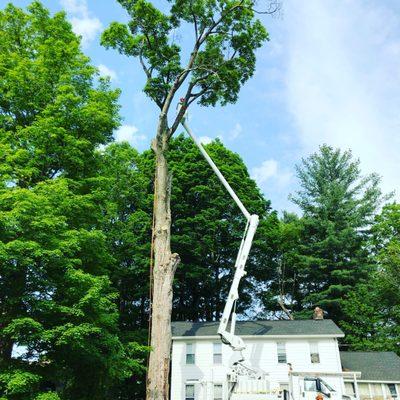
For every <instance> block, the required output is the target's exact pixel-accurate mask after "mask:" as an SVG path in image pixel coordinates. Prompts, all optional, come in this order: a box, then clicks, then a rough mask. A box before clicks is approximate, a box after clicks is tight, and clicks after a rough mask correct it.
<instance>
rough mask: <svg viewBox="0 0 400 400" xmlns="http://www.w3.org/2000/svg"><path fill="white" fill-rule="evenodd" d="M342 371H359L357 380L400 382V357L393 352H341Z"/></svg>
mask: <svg viewBox="0 0 400 400" xmlns="http://www.w3.org/2000/svg"><path fill="white" fill-rule="evenodd" d="M340 358H341V360H342V368H343V371H360V372H361V378H359V380H362V381H363V380H366V381H389V382H390V381H393V382H400V357H399V356H398V355H397V354H396V353H394V352H393V351H341V352H340Z"/></svg>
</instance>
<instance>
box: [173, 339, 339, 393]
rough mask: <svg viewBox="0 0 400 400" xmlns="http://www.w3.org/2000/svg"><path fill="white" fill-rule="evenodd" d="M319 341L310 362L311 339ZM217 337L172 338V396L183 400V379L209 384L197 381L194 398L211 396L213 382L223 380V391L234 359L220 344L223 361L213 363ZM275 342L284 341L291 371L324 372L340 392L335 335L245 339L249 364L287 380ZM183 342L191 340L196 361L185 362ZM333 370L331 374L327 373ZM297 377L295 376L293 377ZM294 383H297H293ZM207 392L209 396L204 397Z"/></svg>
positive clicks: (280, 380) (232, 354)
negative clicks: (315, 357)
mask: <svg viewBox="0 0 400 400" xmlns="http://www.w3.org/2000/svg"><path fill="white" fill-rule="evenodd" d="M311 340H312V341H313V342H315V343H318V350H319V355H320V363H317V364H312V363H311V358H310V341H311ZM217 342H218V339H216V340H212V339H201V338H196V339H188V340H184V339H175V340H174V341H173V348H172V375H171V398H172V399H173V400H181V399H182V400H184V398H185V397H184V392H185V383H186V382H187V381H192V380H198V381H203V382H208V384H206V383H204V384H202V385H201V384H198V385H196V400H203V399H207V400H208V399H212V383H222V384H223V385H224V392H225V393H226V375H227V373H228V371H229V366H230V365H232V364H233V362H235V361H236V360H237V359H236V357H237V354H235V353H234V352H233V351H232V350H231V348H230V347H229V346H226V345H223V346H222V364H221V365H214V364H213V343H217ZM277 342H285V344H286V355H287V362H288V363H290V364H291V365H292V368H293V371H294V372H296V371H300V372H309V373H310V375H312V374H313V373H321V372H323V373H324V374H325V375H324V377H323V379H324V380H326V381H327V382H328V383H329V384H330V385H331V386H333V387H334V388H335V389H336V390H337V392H338V393H341V392H342V386H343V382H342V379H341V378H340V377H338V376H335V375H334V374H337V373H341V371H342V369H341V364H340V360H338V351H337V341H336V339H335V338H318V337H315V338H313V339H309V338H307V339H302V338H293V339H291V338H290V339H281V338H272V337H258V338H255V339H246V345H247V349H246V350H245V351H244V354H245V356H246V359H247V360H248V361H249V363H250V365H252V366H254V367H257V368H259V369H261V370H263V371H265V372H267V373H269V375H270V378H271V380H273V381H276V382H280V383H285V384H287V383H288V381H289V378H288V365H287V364H279V363H278V357H277ZM186 343H193V344H194V347H195V364H194V365H186ZM329 373H332V376H329ZM296 379H298V378H296V377H295V378H294V380H296ZM294 386H296V387H297V383H295V385H294ZM206 395H207V396H208V397H206Z"/></svg>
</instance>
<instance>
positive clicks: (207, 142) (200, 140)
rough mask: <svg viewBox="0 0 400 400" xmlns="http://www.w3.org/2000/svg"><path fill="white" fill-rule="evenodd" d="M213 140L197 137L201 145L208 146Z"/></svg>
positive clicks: (206, 137)
mask: <svg viewBox="0 0 400 400" xmlns="http://www.w3.org/2000/svg"><path fill="white" fill-rule="evenodd" d="M213 140H214V139H213V138H210V137H209V136H200V137H199V142H200V143H201V144H209V143H211V142H212V141H213Z"/></svg>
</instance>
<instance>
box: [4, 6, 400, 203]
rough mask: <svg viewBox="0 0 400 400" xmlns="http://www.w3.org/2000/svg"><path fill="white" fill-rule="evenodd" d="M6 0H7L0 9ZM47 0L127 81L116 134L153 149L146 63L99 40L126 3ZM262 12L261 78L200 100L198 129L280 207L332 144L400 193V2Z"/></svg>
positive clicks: (121, 81) (99, 59)
mask: <svg viewBox="0 0 400 400" xmlns="http://www.w3.org/2000/svg"><path fill="white" fill-rule="evenodd" d="M7 3H8V1H4V0H0V6H1V8H3V7H4V6H5V5H6V4H7ZM13 3H14V4H15V5H17V6H21V7H25V6H26V5H27V4H29V1H25V0H15V1H14V2H13ZM43 3H44V4H45V5H46V6H47V7H48V8H50V10H51V11H52V12H56V11H60V10H64V11H65V12H66V13H67V16H68V19H69V20H70V22H71V24H72V26H73V29H74V31H75V32H76V33H77V34H79V35H81V36H82V48H83V51H84V52H85V53H86V54H87V55H89V56H90V58H91V59H92V63H93V64H94V65H96V66H97V67H98V69H99V72H100V74H102V75H108V76H110V78H111V81H112V85H113V86H115V87H119V88H120V89H121V90H122V94H121V98H120V103H121V115H122V117H123V122H122V126H121V127H120V128H119V130H118V131H116V132H115V135H114V136H115V139H116V140H118V141H122V140H127V141H129V142H130V143H131V144H132V145H133V146H135V147H136V148H138V149H139V150H144V149H147V148H148V147H149V144H150V140H151V138H152V137H153V136H154V132H155V129H156V122H157V108H156V106H154V104H152V103H151V102H150V101H149V99H148V98H146V96H145V95H144V94H143V92H142V88H143V84H144V82H145V79H144V74H143V71H142V70H141V68H140V66H139V64H138V62H137V61H136V60H134V59H132V58H127V57H125V56H122V55H119V54H118V53H117V52H116V51H115V50H111V49H110V50H106V49H104V48H103V47H101V46H100V34H101V32H102V31H103V30H104V29H105V28H106V27H107V26H108V25H109V23H110V22H112V21H119V22H126V21H128V16H127V14H126V13H125V11H124V10H123V9H122V7H121V6H120V5H119V3H118V2H117V1H116V0H97V1H95V0H44V1H43ZM259 6H260V7H262V2H259ZM261 18H262V21H263V23H264V25H265V27H266V28H267V30H268V32H269V35H270V41H269V42H267V43H266V44H265V45H264V46H263V47H262V48H261V49H260V50H259V51H258V52H257V69H256V73H255V75H254V77H253V78H252V79H251V80H250V81H248V82H247V83H246V84H245V86H244V87H243V89H242V90H241V93H240V97H239V100H238V102H237V103H236V104H233V105H228V106H225V107H219V106H218V107H215V108H201V107H199V106H194V107H192V109H191V110H190V112H189V122H190V126H191V127H192V130H193V131H194V133H195V134H196V135H197V136H198V137H200V138H201V140H202V141H203V142H205V143H206V142H208V141H210V140H212V139H214V138H217V137H218V138H220V139H221V140H222V142H223V143H224V144H225V145H226V146H227V147H228V148H229V149H231V150H233V151H235V152H237V153H239V155H240V156H241V157H242V158H243V160H244V162H245V163H246V165H247V166H248V169H249V171H250V173H251V175H252V176H253V177H254V179H256V181H257V182H258V184H259V186H260V188H261V189H262V191H263V193H264V195H265V196H266V198H268V199H270V200H271V202H272V207H273V208H274V209H277V210H279V211H282V210H290V211H296V207H295V206H294V205H293V204H291V202H290V201H289V200H288V195H289V194H290V193H294V191H296V190H297V189H298V180H297V178H296V174H295V165H296V164H298V163H299V162H300V161H301V159H302V158H303V157H307V156H308V155H310V154H311V153H313V152H315V151H317V150H318V146H320V145H321V144H324V143H326V144H329V145H332V146H334V147H340V148H341V149H343V150H347V149H351V150H352V152H353V155H354V156H355V157H356V158H359V159H360V161H361V169H362V173H363V174H364V175H365V174H368V173H371V172H377V173H378V174H379V175H381V177H382V189H383V191H384V192H386V193H388V192H391V191H393V190H394V191H397V194H396V198H397V199H399V198H400V197H399V193H400V190H399V186H400V174H399V172H398V169H399V168H400V129H399V128H400V90H399V88H400V2H399V1H396V0H393V1H392V0H385V1H383V2H382V1H381V0H371V1H369V0H340V1H337V0H307V1H298V0H282V11H281V13H280V15H279V16H275V17H271V16H261ZM178 40H179V39H178ZM180 40H182V43H183V45H184V42H185V38H181V39H180ZM227 179H228V180H229V177H227Z"/></svg>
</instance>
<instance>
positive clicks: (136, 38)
mask: <svg viewBox="0 0 400 400" xmlns="http://www.w3.org/2000/svg"><path fill="white" fill-rule="evenodd" d="M119 3H120V4H121V5H122V6H123V7H124V8H125V9H126V10H127V12H128V13H129V16H130V18H131V19H130V21H129V23H128V24H127V25H124V24H120V23H116V22H114V23H112V24H111V25H110V27H109V28H108V29H107V30H106V31H105V32H104V33H103V37H102V43H103V44H104V45H105V46H106V47H112V48H115V49H117V50H118V51H119V52H120V53H122V54H126V55H127V56H129V57H135V58H138V59H139V61H140V64H141V66H142V68H143V70H144V73H145V75H146V78H147V80H146V84H145V87H144V91H145V93H146V94H147V95H148V96H149V98H150V99H151V100H152V101H154V102H155V104H156V105H157V106H158V108H159V110H160V112H159V115H158V125H157V132H156V133H155V137H154V140H153V142H152V149H153V151H154V153H155V170H156V172H155V201H154V231H153V241H154V270H153V278H152V279H153V288H154V290H153V319H152V330H151V345H152V352H151V354H150V362H149V372H148V380H147V382H148V394H147V396H148V398H149V399H166V398H168V391H169V390H168V378H169V359H170V348H171V311H172V286H173V279H174V275H175V271H176V268H177V265H178V263H179V256H178V254H176V253H172V251H171V209H170V197H171V196H170V194H171V177H170V174H169V173H168V162H167V153H168V145H169V141H170V139H171V137H172V135H173V134H174V133H175V131H176V129H177V128H178V126H179V124H180V122H181V120H182V117H183V116H184V113H185V111H186V109H187V108H188V107H189V106H190V104H192V103H193V102H195V101H197V102H198V103H200V104H201V105H203V106H208V105H215V104H217V103H218V102H219V103H221V104H226V103H229V102H234V101H236V100H237V98H238V93H239V90H240V88H241V86H242V85H243V84H244V83H245V82H246V81H247V80H248V79H249V78H250V77H251V76H252V75H253V73H254V70H255V61H256V56H255V50H256V49H257V48H259V47H260V46H261V45H262V43H263V42H264V41H265V40H266V39H267V38H268V35H267V32H266V31H265V29H264V28H263V26H262V24H261V22H260V21H259V20H257V19H256V18H255V12H254V7H255V2H254V0H240V1H238V2H232V1H227V0H220V1H217V2H215V1H202V0H201V1H200V0H199V1H197V0H195V1H194V2H193V1H192V2H186V1H181V0H175V1H173V2H171V3H170V7H165V9H167V8H169V10H168V11H167V12H163V11H162V10H161V9H158V8H156V7H155V6H154V4H153V3H151V2H149V1H146V0H119ZM270 12H273V10H270ZM188 28H190V29H191V32H190V33H189V32H188ZM178 30H181V32H182V33H185V34H186V36H187V37H190V38H191V42H192V46H191V49H190V50H189V54H183V51H182V49H181V47H180V46H179V45H178V44H177V43H176V42H175V41H174V36H175V35H173V32H174V31H178ZM185 59H186V60H185ZM178 93H182V101H181V109H180V110H179V112H178V113H177V115H176V116H173V117H171V114H172V113H174V111H175V110H173V109H172V110H171V106H172V105H173V104H174V103H175V104H176V103H177V101H176V97H177V96H178ZM169 118H170V121H169Z"/></svg>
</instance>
